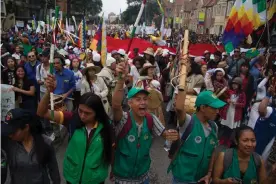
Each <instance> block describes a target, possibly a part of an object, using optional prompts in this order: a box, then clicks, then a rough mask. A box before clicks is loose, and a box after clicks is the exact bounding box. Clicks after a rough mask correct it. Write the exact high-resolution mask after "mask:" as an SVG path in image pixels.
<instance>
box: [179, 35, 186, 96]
mask: <svg viewBox="0 0 276 184" xmlns="http://www.w3.org/2000/svg"><path fill="white" fill-rule="evenodd" d="M188 46H189V30H185V32H184V43H183V49H182V62H183V61H184V63H181V72H180V82H179V87H178V89H179V90H180V91H185V89H186V78H187V64H188V62H189V58H188Z"/></svg>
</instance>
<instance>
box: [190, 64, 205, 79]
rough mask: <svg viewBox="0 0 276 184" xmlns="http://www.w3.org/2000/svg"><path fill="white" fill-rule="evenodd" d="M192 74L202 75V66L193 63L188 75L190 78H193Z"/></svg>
mask: <svg viewBox="0 0 276 184" xmlns="http://www.w3.org/2000/svg"><path fill="white" fill-rule="evenodd" d="M192 74H195V75H199V74H200V75H202V74H201V68H200V66H199V65H198V64H197V63H196V62H194V61H191V71H190V72H189V73H188V77H189V76H191V75H192Z"/></svg>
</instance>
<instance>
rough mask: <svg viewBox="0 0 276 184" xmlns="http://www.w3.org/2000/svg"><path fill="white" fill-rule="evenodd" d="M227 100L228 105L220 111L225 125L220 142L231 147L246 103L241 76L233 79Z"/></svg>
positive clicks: (222, 122)
mask: <svg viewBox="0 0 276 184" xmlns="http://www.w3.org/2000/svg"><path fill="white" fill-rule="evenodd" d="M226 102H227V105H226V106H225V107H224V108H223V109H222V110H221V112H220V115H221V118H222V121H221V124H222V125H224V134H223V138H221V139H220V143H221V144H224V145H227V146H228V147H230V146H231V144H232V142H233V141H234V138H233V136H234V134H235V129H236V128H238V127H240V125H241V123H242V118H243V116H242V115H243V114H242V113H243V108H244V107H245V105H246V95H245V93H244V92H243V91H242V79H241V78H240V77H235V78H234V79H233V80H232V81H231V85H230V89H229V90H228V98H227V99H226Z"/></svg>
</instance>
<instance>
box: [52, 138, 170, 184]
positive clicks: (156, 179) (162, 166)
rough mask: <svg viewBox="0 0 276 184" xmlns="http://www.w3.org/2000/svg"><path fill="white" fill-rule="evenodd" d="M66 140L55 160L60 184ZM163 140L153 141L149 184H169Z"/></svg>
mask: <svg viewBox="0 0 276 184" xmlns="http://www.w3.org/2000/svg"><path fill="white" fill-rule="evenodd" d="M67 140H68V139H67V138H65V139H64V141H63V143H62V144H61V145H60V146H59V148H58V149H57V153H56V154H57V160H58V165H59V170H60V174H61V181H62V182H61V183H62V184H66V182H65V180H64V178H63V173H62V164H63V158H64V153H65V151H66V147H67V143H68V141H67ZM163 144H164V139H163V138H162V137H156V138H154V140H153V143H152V148H151V158H152V163H151V170H150V183H151V184H167V183H171V174H167V168H168V165H169V162H170V161H169V159H168V156H167V152H166V151H165V150H164V148H163ZM105 183H106V184H111V183H112V182H110V180H109V179H107V180H106V182H105Z"/></svg>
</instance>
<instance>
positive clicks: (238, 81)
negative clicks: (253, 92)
mask: <svg viewBox="0 0 276 184" xmlns="http://www.w3.org/2000/svg"><path fill="white" fill-rule="evenodd" d="M231 83H232V84H233V83H236V84H239V85H242V78H241V77H235V78H234V79H233V80H232V82H231Z"/></svg>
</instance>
